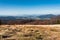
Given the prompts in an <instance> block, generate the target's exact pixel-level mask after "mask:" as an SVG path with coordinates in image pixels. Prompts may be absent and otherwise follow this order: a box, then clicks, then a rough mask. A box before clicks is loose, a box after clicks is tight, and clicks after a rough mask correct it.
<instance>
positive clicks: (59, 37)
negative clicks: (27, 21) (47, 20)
mask: <svg viewBox="0 0 60 40" xmlns="http://www.w3.org/2000/svg"><path fill="white" fill-rule="evenodd" d="M0 40H60V25H0Z"/></svg>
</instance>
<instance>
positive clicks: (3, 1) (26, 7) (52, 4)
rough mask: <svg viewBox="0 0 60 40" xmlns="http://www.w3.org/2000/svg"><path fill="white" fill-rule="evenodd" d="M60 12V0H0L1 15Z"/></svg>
mask: <svg viewBox="0 0 60 40" xmlns="http://www.w3.org/2000/svg"><path fill="white" fill-rule="evenodd" d="M26 14H27V15H32V14H37V15H38V14H40V15H42V14H60V0H0V15H13V16H19V15H26Z"/></svg>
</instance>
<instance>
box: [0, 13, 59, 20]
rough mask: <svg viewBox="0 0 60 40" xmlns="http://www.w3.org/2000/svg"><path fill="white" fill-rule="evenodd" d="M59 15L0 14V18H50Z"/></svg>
mask: <svg viewBox="0 0 60 40" xmlns="http://www.w3.org/2000/svg"><path fill="white" fill-rule="evenodd" d="M56 16H60V15H53V14H47V15H26V16H0V19H1V20H15V19H50V18H53V17H56Z"/></svg>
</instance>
